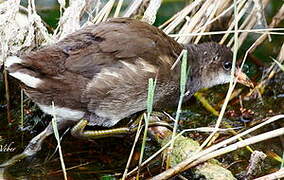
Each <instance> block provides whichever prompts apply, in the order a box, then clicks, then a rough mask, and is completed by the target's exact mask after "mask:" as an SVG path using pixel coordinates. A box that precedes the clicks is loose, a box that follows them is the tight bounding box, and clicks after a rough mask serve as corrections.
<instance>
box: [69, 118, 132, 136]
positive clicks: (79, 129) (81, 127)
mask: <svg viewBox="0 0 284 180" xmlns="http://www.w3.org/2000/svg"><path fill="white" fill-rule="evenodd" d="M88 123H89V122H88V121H87V120H85V119H82V120H80V121H79V122H78V123H77V124H76V125H75V126H74V127H73V128H72V129H71V134H72V135H73V136H74V137H77V138H80V139H100V138H104V137H111V136H118V135H124V134H129V133H130V132H131V129H130V128H127V127H121V128H113V129H107V130H85V127H86V126H87V125H88Z"/></svg>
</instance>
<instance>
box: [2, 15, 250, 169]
mask: <svg viewBox="0 0 284 180" xmlns="http://www.w3.org/2000/svg"><path fill="white" fill-rule="evenodd" d="M183 49H187V50H188V63H187V64H189V66H190V69H189V77H188V81H187V85H186V90H187V97H186V98H185V99H188V98H189V97H190V96H192V94H194V93H195V92H196V91H197V90H199V89H200V88H208V87H211V86H214V85H217V84H223V83H227V82H229V80H230V71H231V66H232V62H231V61H232V52H231V50H230V49H229V48H227V47H225V46H223V45H219V44H217V43H203V44H197V45H195V44H187V45H181V44H179V43H177V42H176V41H175V40H173V39H172V38H170V37H169V36H167V35H166V34H165V33H163V31H161V30H159V29H158V28H156V27H154V26H151V25H149V24H147V23H144V22H141V21H138V20H134V19H128V18H115V19H110V20H108V21H106V22H103V23H100V24H98V25H91V26H88V27H86V28H83V29H81V30H79V31H77V32H75V33H73V34H70V35H69V36H67V37H66V38H65V39H63V40H62V41H60V42H58V43H55V44H53V45H50V46H47V47H43V48H41V49H39V50H37V51H34V52H29V53H27V54H25V55H23V56H20V57H15V56H13V57H8V58H7V60H6V62H5V66H6V68H7V70H8V71H9V74H10V75H11V76H13V77H14V78H16V79H18V80H19V81H20V82H21V84H22V88H23V89H24V91H25V93H26V95H27V96H28V97H30V98H31V99H32V100H33V101H34V102H35V103H36V104H37V105H38V106H39V107H40V109H41V110H42V111H43V112H45V113H47V114H51V115H56V117H57V121H58V129H62V128H63V127H66V126H70V124H69V123H71V124H75V123H78V124H77V125H75V126H74V128H73V131H72V134H73V135H76V136H80V137H87V138H92V137H93V136H94V134H96V133H93V134H92V133H91V132H90V131H88V132H84V131H83V129H84V127H85V126H86V125H89V126H93V125H98V126H104V127H112V126H114V125H115V124H116V123H117V122H119V121H120V120H121V119H123V118H126V117H128V116H129V115H132V114H134V113H136V112H139V111H142V110H144V109H146V100H147V86H148V79H149V78H156V79H157V85H156V90H155V98H154V108H155V109H158V110H159V109H165V108H168V107H171V106H175V105H177V103H178V100H179V93H180V91H179V87H180V86H179V80H180V65H179V64H177V65H176V66H175V68H173V69H171V67H172V66H173V64H174V62H175V61H176V60H177V58H178V56H179V54H180V53H181V51H182V50H183ZM236 72H237V73H238V81H239V82H241V83H243V84H248V83H249V82H248V79H247V77H246V75H245V74H243V73H242V72H241V71H239V70H238V71H236ZM52 102H54V104H55V108H54V110H53V108H52ZM118 132H120V131H118ZM52 133H53V130H52V126H51V124H49V125H48V127H47V128H46V129H45V130H44V131H43V132H41V133H40V134H39V135H37V136H36V137H34V138H33V139H32V140H31V141H30V143H29V145H28V146H27V147H26V149H25V150H24V152H23V153H22V154H19V155H16V156H14V157H13V158H12V159H10V160H9V161H8V162H6V163H3V164H2V165H0V167H5V166H10V165H12V164H14V163H15V162H16V161H17V160H20V159H22V158H24V157H27V156H30V155H33V154H35V153H36V152H37V151H39V150H40V148H41V144H42V142H43V140H44V139H45V138H46V137H47V136H48V135H50V134H52ZM93 138H96V137H93Z"/></svg>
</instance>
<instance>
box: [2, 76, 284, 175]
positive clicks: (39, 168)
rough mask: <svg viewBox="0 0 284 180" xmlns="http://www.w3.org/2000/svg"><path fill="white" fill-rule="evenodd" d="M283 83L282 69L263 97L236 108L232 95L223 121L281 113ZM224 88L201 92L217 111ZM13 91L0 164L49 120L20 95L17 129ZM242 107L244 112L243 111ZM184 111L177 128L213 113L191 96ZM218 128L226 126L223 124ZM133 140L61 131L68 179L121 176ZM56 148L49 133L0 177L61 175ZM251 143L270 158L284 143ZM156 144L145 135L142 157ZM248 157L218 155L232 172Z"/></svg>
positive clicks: (198, 123) (240, 122)
mask: <svg viewBox="0 0 284 180" xmlns="http://www.w3.org/2000/svg"><path fill="white" fill-rule="evenodd" d="M12 82H13V81H12ZM283 83H284V76H283V73H280V74H278V75H277V76H276V78H274V79H273V80H272V81H271V82H270V83H269V85H268V87H267V88H266V90H265V93H264V94H263V96H262V100H261V99H259V98H256V99H253V98H250V99H249V100H245V99H244V98H242V102H241V103H242V106H241V103H240V101H239V98H235V99H233V100H232V101H231V102H230V104H229V106H228V110H227V113H226V115H225V118H224V121H225V122H226V123H228V124H230V125H232V126H233V127H240V128H241V129H240V130H243V129H244V128H248V127H249V126H250V125H253V124H257V123H259V122H261V121H262V120H263V119H264V118H266V117H271V116H274V115H277V114H281V113H284V84H283ZM11 84H13V83H11ZM1 85H2V84H1ZM226 88H227V86H226V85H223V86H218V87H215V88H212V89H210V90H207V91H205V92H204V97H206V98H207V99H208V100H209V102H210V103H211V104H212V105H213V107H215V108H216V109H218V108H219V104H220V102H222V100H223V99H224V97H225V93H226ZM2 89H3V86H2ZM236 89H242V92H241V95H245V94H247V92H248V89H247V88H246V87H243V86H237V88H236ZM17 91H18V93H12V96H11V114H12V122H11V123H8V120H7V117H6V106H5V104H1V121H0V130H1V131H0V162H3V161H5V160H7V159H9V158H11V157H12V156H13V155H15V154H17V153H20V152H21V151H22V150H23V149H24V148H25V146H26V145H27V144H28V142H29V141H30V139H31V138H32V137H34V136H36V135H37V134H38V133H39V132H41V131H42V130H43V129H44V127H46V125H47V124H48V121H49V120H50V118H51V117H49V116H47V115H44V114H42V113H41V111H40V110H38V108H37V107H36V106H35V105H34V104H33V103H32V102H31V101H30V100H28V99H26V98H25V99H26V100H25V101H24V120H25V121H24V122H25V123H24V126H23V128H21V123H20V122H21V121H20V119H21V113H20V112H21V108H20V104H19V103H20V90H19V89H18V90H17ZM213 97H214V98H213ZM2 98H3V97H2ZM1 102H5V100H4V99H1ZM241 108H243V109H246V110H242V109H241ZM183 109H184V110H183V113H182V116H181V120H180V128H179V130H182V129H186V128H195V127H206V126H214V123H215V120H216V116H214V115H212V113H210V112H208V111H207V110H205V109H204V108H203V107H202V105H201V103H200V102H199V101H197V100H196V99H195V98H192V99H190V101H189V102H188V103H186V104H185V105H184V108H183ZM173 115H174V113H173ZM283 124H284V121H283V120H280V121H279V122H276V123H274V124H270V125H268V126H266V127H264V128H262V129H261V130H260V131H258V132H256V134H259V133H260V132H265V131H268V130H272V129H275V128H277V127H280V126H283ZM223 127H225V126H224V125H223ZM237 131H238V130H237ZM61 134H64V132H61ZM251 135H254V134H251ZM187 136H189V137H192V138H194V139H195V140H198V141H199V142H202V141H203V140H204V139H205V138H206V137H207V134H206V133H197V132H194V133H188V134H187ZM229 136H231V134H223V135H221V136H220V139H219V140H222V139H225V138H227V137H229ZM133 141H134V135H133V136H127V137H114V138H104V139H98V140H94V141H83V140H79V139H76V138H74V137H72V136H71V135H70V133H69V131H68V132H66V133H65V134H64V135H63V139H62V142H61V146H62V150H63V154H64V162H65V165H66V168H67V169H68V171H67V174H68V177H69V178H70V179H102V178H107V179H112V178H115V177H120V176H121V173H123V171H124V169H125V165H126V162H127V159H128V156H129V153H130V149H131V147H132V143H133ZM217 141H218V140H217ZM56 146H57V142H56V140H55V138H54V136H51V137H49V138H48V139H47V140H46V141H45V142H44V144H43V147H42V150H41V151H40V152H39V153H37V154H36V155H35V156H33V157H30V158H26V159H25V160H23V161H21V162H19V163H17V164H16V165H15V166H12V167H10V168H7V169H5V170H4V171H3V169H2V176H4V177H5V178H6V179H15V178H29V179H30V178H34V179H62V178H63V176H62V170H61V165H60V160H59V155H58V152H55V149H56ZM251 147H252V148H253V149H255V150H262V151H263V152H265V153H266V154H268V155H269V156H274V155H276V154H277V155H279V156H282V153H283V141H281V138H274V139H271V140H268V141H267V142H262V143H258V144H256V145H252V146H251ZM158 148H159V145H158V144H157V143H155V142H152V141H151V139H149V140H148V142H147V148H146V151H147V153H146V154H147V156H150V154H152V153H154V152H155V151H156V150H157V149H158ZM139 151H140V150H139V148H136V152H135V155H134V161H133V164H132V166H131V167H135V165H136V163H137V160H138V157H139ZM249 156H250V152H249V151H248V150H246V149H245V148H244V149H240V150H238V151H235V152H233V153H230V154H228V155H225V156H222V157H219V158H218V159H219V160H220V162H222V163H223V165H224V166H228V167H229V170H231V171H232V172H233V173H234V174H235V175H237V174H239V173H241V172H242V171H245V169H246V167H247V165H248V159H249ZM158 162H159V160H156V161H154V162H153V164H154V165H151V167H152V168H151V170H152V173H154V174H155V173H157V171H158V172H159V171H160V169H161V168H160V164H159V163H158ZM279 166H280V163H279V162H278V161H276V160H274V159H273V158H271V157H268V158H267V159H266V161H265V167H264V170H265V171H263V173H268V172H273V171H275V170H277V169H278V168H279ZM0 177H1V171H0Z"/></svg>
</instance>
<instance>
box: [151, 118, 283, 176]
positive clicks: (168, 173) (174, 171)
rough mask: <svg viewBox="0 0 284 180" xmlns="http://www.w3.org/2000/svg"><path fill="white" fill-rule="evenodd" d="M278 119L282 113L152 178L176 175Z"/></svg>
mask: <svg viewBox="0 0 284 180" xmlns="http://www.w3.org/2000/svg"><path fill="white" fill-rule="evenodd" d="M279 119H284V115H277V116H273V117H271V118H269V119H268V120H266V121H264V122H263V123H261V124H258V125H256V126H254V127H252V128H250V129H248V130H246V131H244V132H241V133H239V134H237V135H235V136H233V137H231V138H229V139H226V140H224V141H222V142H220V143H218V144H215V145H213V146H211V147H209V148H207V149H205V150H203V151H200V152H197V153H196V154H195V155H192V156H191V157H190V158H188V159H186V160H184V161H182V162H180V163H179V164H178V165H176V166H175V167H172V168H170V169H168V170H166V171H164V172H163V173H161V174H159V175H157V176H155V177H154V178H153V179H154V180H161V179H167V178H169V177H172V176H174V175H176V174H178V173H181V172H182V171H185V170H186V169H188V168H189V165H190V164H191V163H192V162H195V161H198V160H200V158H202V157H204V156H207V155H208V154H210V153H211V155H212V154H214V155H215V154H216V152H218V154H219V151H218V149H220V148H222V147H226V146H227V145H228V144H230V143H232V142H234V141H236V140H237V139H238V138H241V137H243V136H245V135H247V134H249V133H251V132H253V131H255V130H257V129H259V128H261V127H263V126H265V125H267V124H271V123H272V122H275V121H277V120H279ZM277 133H278V132H277ZM279 133H282V134H283V133H284V131H283V130H282V131H280V132H279ZM238 143H241V142H238ZM238 145H239V144H238ZM245 145H247V144H245ZM230 148H232V147H230ZM211 155H210V156H211ZM207 158H208V156H207ZM195 165H196V164H195ZM190 167H192V164H191V165H190Z"/></svg>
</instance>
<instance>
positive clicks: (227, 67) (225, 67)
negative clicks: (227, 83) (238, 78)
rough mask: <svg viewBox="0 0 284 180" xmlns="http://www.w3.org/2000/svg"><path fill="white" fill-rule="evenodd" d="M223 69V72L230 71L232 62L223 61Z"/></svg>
mask: <svg viewBox="0 0 284 180" xmlns="http://www.w3.org/2000/svg"><path fill="white" fill-rule="evenodd" d="M223 68H224V69H225V70H230V69H231V68H232V62H230V61H225V62H224V63H223Z"/></svg>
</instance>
